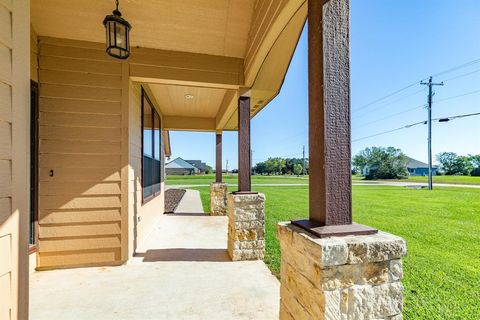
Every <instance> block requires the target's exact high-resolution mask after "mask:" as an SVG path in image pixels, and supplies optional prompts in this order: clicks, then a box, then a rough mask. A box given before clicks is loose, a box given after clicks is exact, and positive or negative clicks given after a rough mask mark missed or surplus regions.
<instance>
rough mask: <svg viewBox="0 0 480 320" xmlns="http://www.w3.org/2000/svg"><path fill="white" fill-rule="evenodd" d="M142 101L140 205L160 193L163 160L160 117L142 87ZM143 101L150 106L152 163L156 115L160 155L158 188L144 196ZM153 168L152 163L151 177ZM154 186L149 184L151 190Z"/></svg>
mask: <svg viewBox="0 0 480 320" xmlns="http://www.w3.org/2000/svg"><path fill="white" fill-rule="evenodd" d="M141 99H142V102H141V109H142V113H141V130H142V134H141V136H142V137H141V140H142V150H141V157H142V168H141V170H142V175H141V177H142V179H141V185H142V205H143V204H146V203H147V202H149V201H151V200H153V199H155V198H156V197H158V196H159V195H160V194H161V193H162V162H163V161H164V160H163V157H162V148H163V141H162V138H163V137H162V118H161V117H160V113H159V112H157V110H156V109H155V106H154V104H153V103H152V100H150V98H149V97H148V94H147V92H146V91H145V89H143V87H142V97H141ZM145 101H147V103H148V106H149V107H150V108H151V110H152V119H151V120H152V126H151V129H150V130H151V137H152V163H155V150H156V149H155V135H154V131H155V116H157V117H158V121H159V139H158V140H159V141H158V144H157V147H158V150H159V155H160V161H159V168H158V174H159V188H158V191H156V192H155V191H152V194H150V195H148V196H146V197H145V192H144V189H145V185H144V181H145V179H144V172H145V171H144V166H145V163H144V143H145V141H144V132H145V126H144V125H145V121H144V120H145V118H144V117H145ZM154 168H155V166H154V165H152V168H151V171H152V177H154V174H153V173H154ZM153 186H154V183H152V185H151V186H150V187H151V188H152V190H153V189H154V188H153Z"/></svg>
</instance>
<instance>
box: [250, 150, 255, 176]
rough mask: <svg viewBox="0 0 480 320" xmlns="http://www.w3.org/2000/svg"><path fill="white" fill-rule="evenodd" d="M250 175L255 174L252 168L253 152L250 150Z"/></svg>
mask: <svg viewBox="0 0 480 320" xmlns="http://www.w3.org/2000/svg"><path fill="white" fill-rule="evenodd" d="M250 174H252V175H254V174H255V169H254V168H253V150H252V149H250Z"/></svg>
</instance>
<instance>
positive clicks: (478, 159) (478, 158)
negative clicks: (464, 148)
mask: <svg viewBox="0 0 480 320" xmlns="http://www.w3.org/2000/svg"><path fill="white" fill-rule="evenodd" d="M468 158H469V159H470V164H471V165H472V167H473V169H472V170H471V171H470V175H471V176H475V177H479V176H480V154H476V155H469V156H468Z"/></svg>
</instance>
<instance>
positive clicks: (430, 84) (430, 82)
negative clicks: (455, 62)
mask: <svg viewBox="0 0 480 320" xmlns="http://www.w3.org/2000/svg"><path fill="white" fill-rule="evenodd" d="M420 84H421V85H425V86H428V106H427V110H428V121H427V124H428V189H429V190H432V189H433V182H432V172H433V170H432V103H433V101H432V98H433V95H434V93H433V86H443V82H440V83H433V77H430V79H429V80H428V82H425V81H422V82H420Z"/></svg>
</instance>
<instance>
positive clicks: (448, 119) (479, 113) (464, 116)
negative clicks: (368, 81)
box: [352, 112, 480, 142]
mask: <svg viewBox="0 0 480 320" xmlns="http://www.w3.org/2000/svg"><path fill="white" fill-rule="evenodd" d="M478 115H480V112H476V113H468V114H461V115H456V116H450V117H444V118H435V119H432V121H438V122H447V121H450V120H455V119H460V118H467V117H473V116H478ZM419 124H427V120H424V121H419V122H415V123H412V124H408V125H406V126H402V127H398V128H395V129H391V130H387V131H382V132H379V133H375V134H372V135H369V136H366V137H361V138H358V139H354V140H352V142H357V141H361V140H365V139H369V138H373V137H376V136H380V135H384V134H387V133H391V132H395V131H399V130H402V129H408V128H411V127H414V126H417V125H419Z"/></svg>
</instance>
